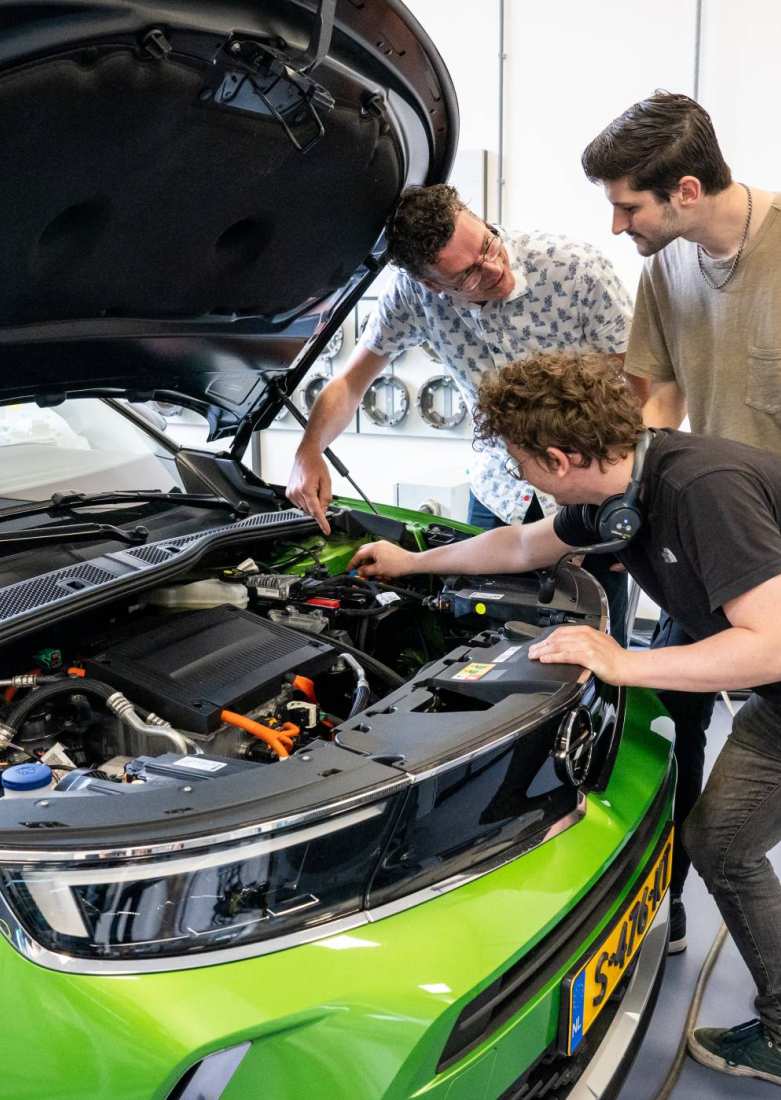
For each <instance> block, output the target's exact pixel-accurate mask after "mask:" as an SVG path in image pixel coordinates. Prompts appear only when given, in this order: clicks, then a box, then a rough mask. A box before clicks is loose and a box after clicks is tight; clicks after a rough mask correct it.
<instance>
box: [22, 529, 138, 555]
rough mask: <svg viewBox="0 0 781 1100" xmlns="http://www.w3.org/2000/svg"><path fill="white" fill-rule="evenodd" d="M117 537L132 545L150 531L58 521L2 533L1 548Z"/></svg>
mask: <svg viewBox="0 0 781 1100" xmlns="http://www.w3.org/2000/svg"><path fill="white" fill-rule="evenodd" d="M100 538H106V539H116V540H118V541H119V542H126V543H128V544H129V545H131V546H135V545H138V544H139V543H142V542H146V540H147V539H148V538H149V531H148V529H147V528H146V527H142V526H141V524H139V525H138V526H136V527H131V528H130V529H129V530H126V529H125V528H124V527H115V526H114V524H113V523H58V524H55V525H54V526H53V527H33V528H28V529H27V530H24V531H8V532H6V533H5V534H2V535H0V549H2V548H3V547H5V546H19V545H22V544H28V543H40V542H74V541H76V540H81V539H91V540H93V541H94V540H95V539H100Z"/></svg>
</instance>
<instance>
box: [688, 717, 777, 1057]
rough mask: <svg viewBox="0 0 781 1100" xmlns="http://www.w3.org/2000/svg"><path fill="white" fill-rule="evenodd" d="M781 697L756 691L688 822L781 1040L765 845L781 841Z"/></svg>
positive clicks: (768, 1024)
mask: <svg viewBox="0 0 781 1100" xmlns="http://www.w3.org/2000/svg"><path fill="white" fill-rule="evenodd" d="M779 799H781V704H779V703H770V702H768V701H767V700H766V699H763V698H762V697H761V696H759V695H751V696H750V698H749V700H748V702H747V703H745V704H744V706H743V707H742V708H741V709H740V710H739V711H738V714H737V716H736V718H735V720H734V722H733V724H732V733H731V734H730V736H729V737H728V739H727V743H726V745H725V746H724V748H723V749H722V750H721V753H720V754H719V757H718V760H717V761H716V763H715V765H714V767H713V771H712V772H711V774H710V777H709V779H708V783H707V785H706V787H705V790H704V791H703V793H702V795H701V797H700V798H699V800H698V802H697V804H696V806H695V807H694V809H693V810H692V812H691V813H690V815H689V818H688V820H687V822H686V824H685V826H684V829H683V843H684V844H685V845H686V849H687V851H688V852H689V855H690V856H691V858H692V861H693V863H694V866H695V867H696V868H697V870H698V871H699V873H700V874H701V875H702V878H703V879H704V881H705V884H706V886H707V887H708V890H709V891H710V893H711V894H713V898H714V900H715V902H716V904H717V905H718V907H719V910H720V912H721V915H722V917H723V918H724V920H725V922H726V924H727V927H728V928H729V930H730V933H731V934H732V938H733V940H734V941H735V944H736V946H737V948H738V951H739V952H740V954H741V956H742V957H743V961H744V962H745V964H746V966H747V967H748V968H749V970H750V971H751V976H752V978H753V979H754V981H755V982H756V984H757V989H758V990H759V997H758V999H757V1008H758V1009H759V1013H760V1016H761V1019H762V1023H763V1025H764V1027H765V1030H766V1031H767V1033H768V1035H769V1037H770V1039H771V1040H772V1041H773V1042H775V1043H781V883H779V881H778V877H777V875H776V873H775V872H774V870H773V868H772V867H771V865H770V863H769V862H768V859H767V852H768V851H770V849H771V848H773V847H774V846H775V845H776V844H778V842H779V841H781V812H779Z"/></svg>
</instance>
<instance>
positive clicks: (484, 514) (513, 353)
mask: <svg viewBox="0 0 781 1100" xmlns="http://www.w3.org/2000/svg"><path fill="white" fill-rule="evenodd" d="M386 239H387V244H388V253H389V258H390V260H391V263H393V264H394V265H395V267H396V269H397V270H396V271H395V273H394V277H393V279H392V281H391V282H390V283H389V285H388V286H387V287H386V289H385V290H384V291H383V293H382V295H381V297H380V298H379V299H378V301H377V303H376V307H375V309H374V312H373V313H372V314H371V316H370V318H369V320H368V322H367V324H366V327H365V329H364V331H363V334H362V336H361V339H360V342H359V343H358V346H357V347H356V349H355V351H354V352H353V354H352V355H351V357H350V359H349V361H348V363H347V365H346V368H345V370H344V371H343V373H342V374H340V375H338V376H337V377H336V378H334V379H332V380H331V381H330V382H329V383H328V385H327V386H326V387H325V388H324V390H323V391H322V393H321V394H320V396H319V398H318V399H317V402H316V403H315V405H314V408H313V410H312V415H311V418H310V421H309V427H308V428H307V430H306V432H305V433H304V437H303V439H302V441H301V443H300V445H299V448H298V451H297V452H296V458H295V462H294V465H293V470H292V472H291V475H290V480H289V482H288V489H287V494H288V496H289V498H290V499H291V501H293V503H294V504H296V505H298V506H299V507H300V508H303V509H304V510H305V511H306V512H308V513H309V514H310V515H312V516H314V518H315V519H316V520H317V522H318V523H319V525H320V527H321V528H322V530H323V532H324V533H325V534H329V532H330V525H329V523H328V520H327V518H326V515H325V510H326V508H327V507H328V504H329V502H330V500H331V478H330V475H329V472H328V467H327V466H326V463H325V460H324V458H323V451H324V450H325V448H326V447H327V446H328V445H329V444H330V443H331V442H332V441H333V440H334V439H335V438H336V437H337V436H338V435H339V434H340V433H341V432H342V431H344V429H345V428H346V427H347V425H348V424H349V423H350V421H351V420H352V418H353V417H354V415H355V411H356V409H357V408H358V405H359V403H360V401H361V398H362V397H363V395H364V393H365V392H366V390H367V389H368V387H369V385H370V384H371V382H372V381H373V380H374V379H375V378H376V377H377V376H378V375H379V374H380V373H381V372H382V371H383V370H384V369H385V367H386V365H387V363H388V361H389V358H390V356H391V355H393V354H397V353H399V352H402V351H406V350H407V349H409V348H412V347H416V346H419V345H421V344H424V343H425V344H427V345H428V346H429V347H430V348H431V349H432V350H433V351H434V353H435V354H436V356H437V357H438V358H439V359H440V360H441V362H442V363H443V365H444V368H445V369H446V370H447V371H448V373H449V374H450V375H452V377H453V379H454V380H455V382H456V384H457V385H458V388H459V390H460V392H461V394H462V396H463V397H464V400H465V402H466V404H467V407H468V408H469V409H470V411H471V410H472V409H474V407H475V404H476V401H477V389H478V387H479V385H480V382H481V380H482V378H483V377H484V376H485V374H486V373H487V372H489V371H494V370H497V369H499V368H501V367H503V366H505V365H506V364H508V363H512V362H514V361H516V360H518V359H520V358H524V357H526V356H527V355H531V354H534V353H536V352H539V351H542V350H549V349H558V350H567V349H569V350H572V351H576V350H584V351H585V350H591V351H598V352H608V353H615V354H617V355H623V353H624V350H625V347H626V340H627V336H628V333H629V322H630V318H631V303H630V300H629V297H628V295H627V293H626V291H625V290H624V287H623V286H622V285H621V282H620V280H619V279H618V277H617V276H616V274H615V272H614V271H613V268H612V267H611V265H610V263H609V261H608V260H607V259H605V257H604V256H602V255H601V254H600V253H599V252H598V251H597V250H596V249H595V248H593V247H592V246H591V245H588V244H581V243H577V242H573V241H568V240H565V239H564V238H563V237H559V236H551V235H550V234H547V233H539V232H534V233H514V232H509V231H507V230H505V229H503V228H502V227H500V226H490V225H486V223H485V222H484V221H483V220H482V219H481V218H479V217H478V216H477V215H476V214H474V213H473V212H472V211H471V210H469V209H468V208H467V207H466V206H465V205H464V203H463V202H462V201H461V199H460V198H459V196H458V193H457V192H456V190H455V188H453V187H449V186H447V185H446V184H436V185H434V186H433V187H416V188H410V189H409V190H408V191H405V192H404V194H403V195H402V197H401V200H400V202H399V204H398V206H397V208H396V210H395V211H394V213H393V215H392V216H391V217H390V219H389V221H388V224H387V227H386ZM506 462H507V452H506V450H505V449H504V448H503V447H502V446H501V445H497V446H492V447H484V448H483V449H481V450H480V451H478V452H477V453H476V455H475V459H474V462H473V463H472V470H471V481H472V492H471V494H470V505H469V515H468V521H469V522H470V523H473V524H475V525H477V526H479V527H484V528H486V529H488V528H492V527H498V526H501V525H503V524H507V523H512V522H516V523H520V522H522V523H528V522H531V521H533V520H536V519H540V518H541V517H542V516H543V515H550V514H552V513H553V512H554V511H555V508H556V506H555V503H554V501H553V500H552V498H551V497H548V496H545V495H544V494H535V492H534V490H533V489H532V487H531V486H530V485H528V484H527V483H526V482H525V481H523V479H522V478H520V479H516V478H515V477H514V476H513V474H514V473H517V471H514V470H513V469H511V470H510V471H508V470H507V469H506V467H505V464H506ZM519 481H520V484H519ZM610 564H611V560H610V559H607V558H605V557H598V556H595V557H593V558H589V559H588V560H587V562H586V568H588V569H590V570H591V572H592V573H594V575H595V576H597V577H598V579H599V580H600V581H601V583H602V584H603V587H604V588H605V590H606V592H607V594H608V599H609V601H610V609H611V619H612V623H613V629H614V633H615V635H616V637H618V638H619V640H621V641H622V642H623V641H624V620H625V617H626V580H625V576H624V575H622V574H620V573H616V572H611V571H610Z"/></svg>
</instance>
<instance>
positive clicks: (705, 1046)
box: [689, 1020, 781, 1085]
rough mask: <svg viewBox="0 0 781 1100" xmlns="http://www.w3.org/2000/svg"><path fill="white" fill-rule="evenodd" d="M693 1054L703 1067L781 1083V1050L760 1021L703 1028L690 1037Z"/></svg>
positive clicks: (738, 1075)
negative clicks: (734, 1025) (728, 1026)
mask: <svg viewBox="0 0 781 1100" xmlns="http://www.w3.org/2000/svg"><path fill="white" fill-rule="evenodd" d="M689 1053H690V1054H691V1056H692V1058H694V1059H695V1060H696V1061H698V1062H699V1063H700V1064H701V1065H703V1066H709V1067H710V1068H711V1069H718V1070H720V1071H721V1072H722V1073H731V1074H732V1075H733V1076H735V1077H760V1078H761V1079H762V1080H763V1081H772V1083H773V1084H774V1085H781V1049H779V1047H778V1046H777V1044H776V1043H773V1042H771V1041H770V1039H768V1037H767V1034H766V1032H765V1030H764V1028H763V1027H762V1024H761V1023H760V1022H759V1020H749V1022H748V1023H747V1024H738V1026H737V1027H731V1028H724V1027H699V1028H697V1030H696V1031H694V1032H692V1034H691V1035H690V1036H689Z"/></svg>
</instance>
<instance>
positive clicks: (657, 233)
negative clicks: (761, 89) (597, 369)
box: [582, 92, 781, 952]
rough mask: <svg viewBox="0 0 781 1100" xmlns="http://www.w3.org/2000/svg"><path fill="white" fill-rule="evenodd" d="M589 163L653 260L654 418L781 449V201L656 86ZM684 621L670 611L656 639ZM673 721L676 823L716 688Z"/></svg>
mask: <svg viewBox="0 0 781 1100" xmlns="http://www.w3.org/2000/svg"><path fill="white" fill-rule="evenodd" d="M582 163H583V167H584V170H585V172H586V175H587V176H588V178H589V179H590V180H592V182H599V183H601V184H602V185H603V187H604V189H605V194H606V196H607V198H608V200H609V201H610V203H611V204H612V207H613V227H612V228H613V232H614V233H617V234H618V233H626V234H627V235H628V236H629V237H631V239H632V240H633V241H634V242H635V245H636V247H637V250H638V252H639V253H640V255H641V256H645V257H648V259H647V261H646V264H645V266H644V268H643V273H642V276H641V279H640V286H639V289H638V294H637V302H636V305H635V314H634V319H633V321H632V330H631V334H630V339H629V348H628V350H627V355H626V362H625V369H626V371H627V373H628V374H630V375H633V376H635V377H636V378H637V379H642V380H644V382H645V385H646V386H647V387H648V400H647V402H646V404H645V406H644V409H643V416H644V419H645V422H646V423H647V424H648V425H650V426H652V427H660V428H677V427H679V425H680V424H681V422H682V421H683V419H684V417H685V416H686V414H687V411H688V415H689V418H690V421H691V427H692V431H694V432H696V433H698V434H702V435H718V436H723V437H724V438H727V439H733V440H736V441H737V442H740V443H749V444H752V445H753V446H756V447H762V448H764V449H766V450H770V451H774V452H775V453H776V454H780V455H781V263H779V261H778V257H779V256H781V203H779V199H778V197H777V196H775V195H774V194H772V193H771V192H768V191H763V190H761V189H760V188H757V187H748V186H747V185H746V184H743V183H737V182H735V181H734V180H733V179H732V175H731V173H730V169H729V167H728V165H727V164H726V163H725V161H724V158H723V156H722V154H721V150H720V148H719V144H718V141H717V139H716V134H715V132H714V130H713V126H712V123H711V120H710V117H709V116H708V114H707V113H706V112H705V111H704V110H703V108H702V107H701V106H700V105H699V104H698V103H696V102H695V101H694V100H692V99H690V98H689V97H688V96H685V95H677V94H672V93H669V92H657V93H656V95H653V96H651V97H650V98H649V99H646V100H643V101H642V102H640V103H636V104H634V106H632V107H630V108H629V109H628V110H627V111H625V112H624V113H623V114H622V115H620V116H619V117H618V118H616V119H614V120H613V122H611V123H610V125H608V126H607V127H606V128H605V129H604V130H603V131H602V133H600V134H599V135H598V136H597V137H596V138H595V139H594V140H593V141H592V142H591V143H590V144H589V145H588V146H587V148H586V150H585V152H584V153H583V158H582ZM689 640H690V639H689V637H688V635H687V634H686V632H685V631H684V630H683V629H682V628H681V627H680V626H679V625H678V624H677V623H676V622H674V621H673V620H671V619H670V618H669V617H668V616H666V615H664V614H663V615H662V617H661V619H660V627H659V632H658V634H657V636H656V638H655V639H654V643H653V644H654V646H661V645H682V644H685V643H686V642H687V641H689ZM662 698H663V701H664V703H665V705H666V706H667V708H668V710H669V711H670V714H671V715H672V717H673V719H674V721H675V729H676V746H675V752H676V757H677V759H678V773H679V781H678V791H677V796H676V808H675V818H676V824H677V825H678V832H679V833H680V827H681V826H682V824H683V822H684V821H685V819H686V817H687V816H688V814H689V812H690V810H691V808H692V806H693V805H694V803H695V802H696V800H697V797H698V795H699V793H700V790H701V787H702V777H703V767H704V760H705V735H706V730H707V728H708V725H709V724H710V719H711V715H712V711H713V702H714V696H713V695H711V694H707V693H698V694H692V693H682V692H664V693H662ZM688 869H689V861H688V858H687V857H686V854H685V852H684V851H683V849H682V847H681V846H680V845H677V846H676V852H675V860H674V866H673V877H672V886H671V891H672V894H673V911H672V922H671V923H672V930H671V951H673V952H674V951H676V950H683V948H685V946H686V918H685V912H684V910H683V904H682V902H681V891H682V889H683V884H684V880H685V878H686V874H687V872H688Z"/></svg>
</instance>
